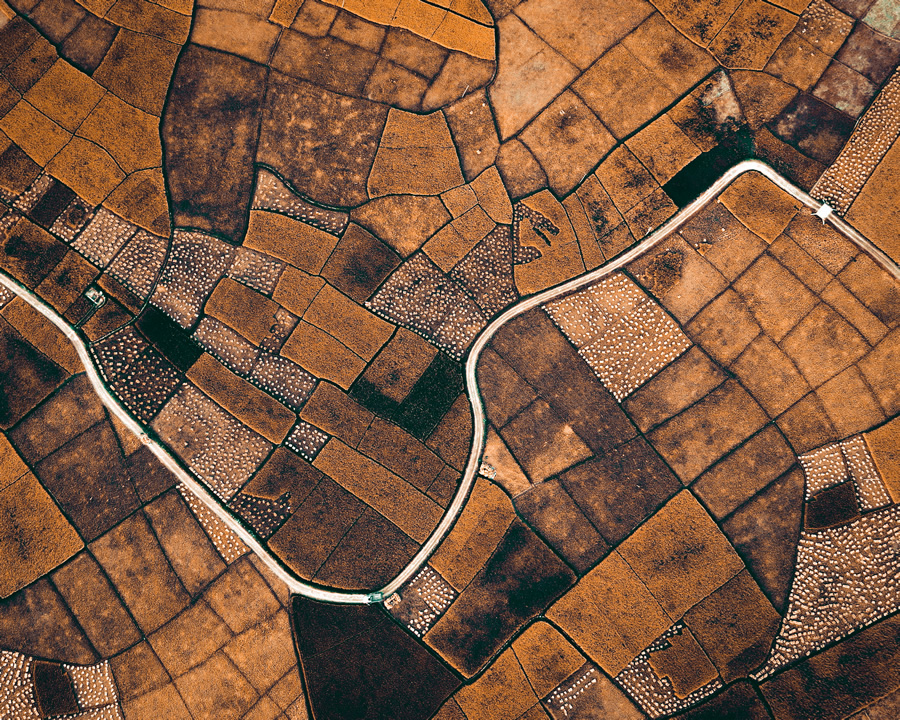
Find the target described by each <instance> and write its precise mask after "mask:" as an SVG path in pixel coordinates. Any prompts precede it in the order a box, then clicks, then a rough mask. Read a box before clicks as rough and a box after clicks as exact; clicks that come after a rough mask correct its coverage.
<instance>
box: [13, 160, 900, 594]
mask: <svg viewBox="0 0 900 720" xmlns="http://www.w3.org/2000/svg"><path fill="white" fill-rule="evenodd" d="M753 171H755V172H758V173H760V174H761V175H763V176H765V177H766V178H768V179H769V180H770V181H772V182H773V183H774V184H775V185H777V186H778V187H779V188H781V189H782V190H784V191H785V192H786V193H788V194H789V195H791V196H792V197H793V198H794V199H796V200H797V201H799V202H801V203H802V204H803V205H805V206H806V207H808V208H809V209H811V210H813V211H814V212H815V213H816V215H817V216H818V217H820V218H821V219H822V221H823V222H827V223H828V224H830V225H831V226H832V227H833V228H834V229H835V230H837V231H838V232H840V233H841V234H842V235H844V236H845V237H846V238H847V239H849V240H850V241H851V242H853V243H854V244H855V245H856V246H857V247H859V248H860V249H861V250H863V251H865V252H867V253H868V254H869V255H871V256H872V258H873V259H875V261H876V262H878V264H879V265H881V266H882V267H883V268H884V269H885V270H886V271H887V272H889V273H890V274H891V275H892V276H893V277H894V278H896V279H897V280H898V281H900V268H898V266H897V265H896V264H895V263H894V262H893V261H892V260H891V259H890V258H889V257H888V256H887V255H886V254H885V253H883V252H882V251H881V250H879V249H878V248H877V247H875V245H873V244H872V243H871V242H870V241H869V240H867V239H866V238H865V237H863V236H862V235H861V234H860V233H859V232H858V231H857V230H856V229H854V228H853V227H852V226H851V225H849V224H848V223H847V222H845V221H844V220H843V219H841V218H840V217H838V216H837V215H835V214H834V213H833V212H832V210H831V208H830V207H829V206H828V205H825V204H823V203H821V202H819V201H818V200H815V199H814V198H813V197H811V196H810V195H809V194H807V193H806V192H804V191H803V190H801V189H800V188H798V187H797V186H795V185H794V184H793V183H791V182H790V181H789V180H787V179H786V178H784V177H783V176H781V175H780V174H779V173H777V172H776V171H775V170H773V169H772V168H771V167H769V166H768V165H766V164H765V163H763V162H760V161H759V160H746V161H744V162H741V163H739V164H737V165H735V166H734V167H732V168H731V169H730V170H728V171H727V172H726V173H725V174H724V175H723V176H722V177H721V178H719V179H718V180H717V181H716V182H715V183H714V184H713V185H712V186H711V187H710V188H709V189H708V190H706V192H704V193H703V194H702V195H701V196H700V197H698V198H697V199H696V200H694V201H693V202H692V203H691V204H690V205H687V206H686V207H684V208H683V209H682V210H681V211H679V212H678V213H677V214H676V215H674V216H673V217H672V218H670V219H669V220H668V221H667V222H666V223H665V224H664V225H662V226H661V227H659V228H658V229H656V230H655V231H654V232H652V233H651V234H650V235H648V236H647V237H646V238H645V239H644V240H643V241H641V242H640V243H638V244H637V245H635V246H634V247H633V248H632V249H631V250H629V251H628V252H626V253H624V254H622V255H620V256H619V257H618V258H616V259H615V260H613V261H612V262H610V263H609V264H607V265H604V266H601V267H599V268H597V269H596V270H593V271H591V272H588V273H585V274H584V275H581V276H579V277H577V278H574V279H572V280H570V281H568V282H566V283H563V284H562V285H558V286H556V287H553V288H550V289H548V290H545V291H544V292H542V293H539V294H538V295H534V296H532V297H529V298H526V299H525V300H522V301H521V302H519V303H517V304H515V305H513V306H511V307H510V308H508V309H507V310H506V311H505V312H503V313H502V314H501V315H499V316H498V317H497V318H495V319H494V321H493V322H491V323H490V325H488V326H487V327H486V328H485V329H484V330H483V331H482V332H481V334H480V335H479V336H478V338H477V339H476V340H475V343H474V344H473V346H472V349H471V351H470V352H469V357H468V359H467V360H466V372H465V376H466V393H467V395H468V397H469V402H470V405H471V407H472V415H473V428H474V432H473V438H472V447H471V450H470V453H469V460H468V462H467V464H466V469H465V472H464V474H463V477H462V480H461V482H460V485H459V488H458V489H457V491H456V494H455V496H454V497H453V500H452V502H451V503H450V506H449V507H448V508H447V511H446V512H445V514H444V516H443V517H442V518H441V521H440V522H439V523H438V525H437V527H436V528H435V529H434V531H433V532H432V533H431V535H430V536H429V537H428V540H427V541H426V542H425V544H424V545H422V547H421V548H420V549H419V551H418V552H417V553H416V555H415V556H414V557H413V558H412V560H411V561H410V562H409V563H408V564H407V565H406V567H405V568H404V569H403V570H402V571H401V572H400V573H399V574H398V575H397V576H396V577H395V578H394V579H393V580H391V582H389V583H388V584H387V585H385V586H384V587H383V588H381V589H379V590H376V591H373V592H368V593H367V592H348V591H343V590H331V589H325V588H321V587H317V586H314V585H310V584H308V583H305V582H303V581H301V580H298V579H296V578H295V577H294V576H293V575H292V574H291V573H290V572H288V571H287V570H286V569H285V568H284V567H283V566H282V564H281V563H280V562H279V561H278V560H277V559H276V558H275V557H274V556H273V555H272V553H270V552H269V550H267V549H266V548H265V547H264V546H263V545H262V544H261V543H260V542H259V540H257V539H256V538H255V537H254V536H253V534H252V533H250V532H249V531H247V529H246V528H244V526H243V525H241V523H240V522H238V520H236V519H235V518H234V517H233V516H232V514H231V513H230V512H229V511H228V510H227V509H226V508H225V507H223V505H222V504H221V503H220V502H219V500H218V499H217V498H216V497H215V496H214V495H213V494H212V493H210V492H209V490H207V489H206V488H205V487H204V486H203V484H202V483H200V482H199V481H198V480H196V479H195V478H194V477H193V476H192V475H191V474H190V473H189V472H188V471H187V470H185V469H184V467H182V465H181V463H180V462H179V460H178V459H177V458H175V456H173V455H172V454H171V453H170V452H169V451H168V450H167V449H166V448H165V447H163V446H162V445H161V444H159V443H158V442H156V441H155V440H154V439H153V438H151V437H150V436H149V435H148V434H147V433H146V432H145V431H144V428H142V427H141V425H140V424H139V423H138V422H137V421H136V420H134V418H132V416H131V415H130V414H129V413H128V412H127V411H126V410H125V408H124V407H123V406H122V405H121V404H120V403H119V401H118V400H117V399H116V398H115V397H114V396H113V395H112V393H110V391H109V390H108V389H107V387H106V386H105V385H104V383H103V380H102V378H101V376H100V373H99V372H98V370H97V368H96V367H95V366H94V363H93V360H92V359H91V356H90V353H89V352H88V349H87V346H86V345H85V344H84V342H83V341H82V339H81V338H80V337H79V336H78V334H77V333H76V331H75V330H74V329H72V328H71V327H70V326H69V325H68V323H67V322H66V321H65V320H64V319H63V318H62V317H61V316H60V315H58V314H57V313H56V311H54V310H53V309H52V308H51V307H50V306H48V305H47V304H46V303H44V302H43V301H42V300H41V299H40V298H39V297H37V296H36V295H35V294H34V293H32V292H31V291H30V290H28V289H27V288H25V287H23V286H22V285H20V284H19V283H18V282H17V281H15V280H13V279H12V278H10V277H8V276H7V275H5V274H4V273H0V285H2V286H3V287H5V288H7V289H8V290H10V291H11V292H13V293H15V294H16V295H17V296H19V297H20V298H22V299H23V300H24V301H25V302H27V303H28V304H29V305H31V306H32V307H33V308H34V309H35V310H37V311H38V312H39V313H41V315H43V316H44V317H46V318H47V319H48V320H50V322H52V323H53V324H54V325H55V326H56V327H57V328H59V329H60V330H61V331H62V332H63V333H64V334H65V336H66V337H67V338H68V339H69V341H70V342H71V343H72V345H74V346H75V350H76V352H77V353H78V357H79V359H80V360H81V362H82V364H83V365H84V367H85V370H86V372H87V376H88V378H89V379H90V382H91V385H92V386H93V388H94V390H95V391H96V393H97V395H98V396H99V398H100V400H101V401H102V402H103V404H104V405H105V406H106V407H107V409H108V410H109V411H110V412H111V413H112V414H114V415H115V416H116V417H117V418H118V419H119V420H120V421H121V422H122V423H123V424H124V425H125V426H126V427H128V429H129V430H131V431H132V432H133V433H134V434H135V435H137V436H138V437H139V438H140V439H141V441H142V442H143V443H144V444H145V445H147V446H148V447H149V448H150V450H151V451H152V452H153V454H154V455H156V456H157V457H158V458H159V460H160V462H162V464H163V465H164V466H165V467H167V468H168V469H169V470H171V471H172V473H174V474H175V476H176V477H177V478H178V479H179V480H180V481H181V482H183V483H184V484H185V485H186V486H187V487H188V488H189V489H190V490H191V491H192V492H193V493H194V494H195V495H196V496H197V497H198V498H200V499H201V500H202V501H203V502H204V503H206V505H208V506H209V508H210V509H211V510H212V511H213V512H214V513H215V514H216V516H217V517H218V518H219V519H220V520H222V522H224V523H225V524H226V525H227V526H228V528H229V529H231V530H232V531H233V532H234V533H235V534H236V535H237V536H238V537H239V538H240V539H241V540H242V541H243V542H244V543H245V544H246V545H247V546H248V547H249V548H250V549H251V550H253V552H255V553H256V554H257V555H258V556H259V557H260V558H261V559H262V560H263V562H265V564H266V565H267V566H268V567H269V569H270V570H271V571H272V572H273V573H274V574H275V575H276V576H277V577H278V578H279V579H280V580H281V581H283V582H284V583H285V585H287V587H288V588H289V589H290V591H291V592H292V593H296V594H298V595H302V596H304V597H307V598H311V599H313V600H318V601H321V602H328V603H342V604H368V603H376V602H381V601H383V600H384V599H385V598H387V597H389V596H390V595H391V594H393V593H394V592H396V591H397V590H399V589H400V588H401V587H402V586H403V585H404V584H405V583H407V582H408V581H409V580H410V579H411V578H412V577H413V576H414V575H415V574H416V573H417V572H418V571H419V570H420V569H421V568H422V566H423V565H424V564H425V563H426V562H427V561H428V558H429V557H430V556H431V554H432V553H433V552H434V551H435V550H436V549H437V547H438V545H439V544H440V543H441V541H442V540H443V539H444V538H445V537H446V536H447V534H448V533H449V532H450V530H451V529H452V528H453V525H454V523H455V522H456V520H457V518H458V517H459V515H460V513H461V512H462V509H463V507H464V505H465V503H466V500H467V498H468V496H469V492H470V490H471V489H472V486H473V484H474V482H475V478H476V476H477V473H478V469H479V467H480V462H481V456H482V453H483V451H484V443H485V425H486V419H485V413H484V404H483V403H482V400H481V395H480V393H479V388H478V381H477V377H476V368H477V365H478V360H479V358H480V356H481V352H482V350H483V349H484V347H485V346H486V345H487V343H488V342H489V341H490V340H491V338H492V337H493V335H494V334H495V333H496V332H497V330H499V329H500V327H502V326H503V325H504V324H505V323H507V322H509V321H510V320H512V319H513V318H514V317H516V316H517V315H520V314H521V313H524V312H526V311H528V310H531V309H532V308H535V307H537V306H539V305H543V304H544V303H547V302H549V301H551V300H553V299H555V298H557V297H559V296H561V295H565V294H567V293H570V292H572V291H575V290H578V289H580V288H582V287H584V286H586V285H590V284H592V283H594V282H597V281H598V280H600V279H602V278H604V277H606V276H607V275H610V274H611V273H613V272H615V271H616V270H618V269H620V268H622V267H624V266H625V265H628V264H629V263H631V262H632V261H633V260H635V259H636V258H638V257H639V256H640V255H642V254H643V253H645V252H647V251H648V250H650V249H652V248H653V247H655V246H656V245H658V244H659V243H661V242H662V241H663V240H665V239H666V238H667V237H668V236H669V235H671V234H672V233H673V232H675V231H677V230H678V229H679V228H680V227H681V226H682V225H683V224H684V223H685V222H687V221H688V220H689V219H690V218H691V217H693V216H694V215H695V214H696V213H697V212H699V211H700V210H701V209H702V208H703V207H704V206H705V205H706V204H707V203H709V202H710V201H711V200H713V199H714V198H715V197H716V196H717V195H718V194H719V193H720V192H722V191H723V190H724V189H725V188H726V187H727V186H728V185H729V184H731V183H732V182H733V181H734V180H735V179H736V178H737V177H739V176H740V175H742V174H744V173H747V172H753Z"/></svg>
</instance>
